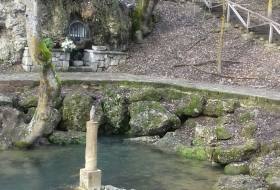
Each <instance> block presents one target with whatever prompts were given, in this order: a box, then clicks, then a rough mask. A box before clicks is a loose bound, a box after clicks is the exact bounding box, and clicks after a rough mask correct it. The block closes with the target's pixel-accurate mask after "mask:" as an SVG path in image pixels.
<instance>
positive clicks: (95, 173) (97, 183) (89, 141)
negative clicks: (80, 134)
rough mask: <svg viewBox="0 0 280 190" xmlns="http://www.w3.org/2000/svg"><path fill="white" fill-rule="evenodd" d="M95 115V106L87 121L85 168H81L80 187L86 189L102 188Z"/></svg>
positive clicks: (97, 189) (96, 189)
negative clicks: (98, 165) (98, 163)
mask: <svg viewBox="0 0 280 190" xmlns="http://www.w3.org/2000/svg"><path fill="white" fill-rule="evenodd" d="M94 115H95V108H94V106H93V107H92V109H91V111H90V121H88V122H87V133H86V153H85V162H86V163H85V168H83V169H81V170H80V187H81V188H83V189H85V190H100V189H101V170H99V169H97V132H98V122H96V121H94Z"/></svg>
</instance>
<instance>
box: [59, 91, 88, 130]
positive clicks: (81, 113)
mask: <svg viewBox="0 0 280 190" xmlns="http://www.w3.org/2000/svg"><path fill="white" fill-rule="evenodd" d="M92 105H93V99H92V97H91V96H89V95H87V94H84V93H73V94H67V95H66V96H65V98H64V100H63V106H62V122H61V125H60V128H61V129H64V130H74V131H86V122H87V121H88V120H89V112H90V109H91V107H92Z"/></svg>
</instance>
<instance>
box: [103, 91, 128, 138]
mask: <svg viewBox="0 0 280 190" xmlns="http://www.w3.org/2000/svg"><path fill="white" fill-rule="evenodd" d="M101 104H102V110H103V113H104V117H103V123H104V124H103V125H102V126H101V128H102V129H101V130H102V131H103V132H105V133H107V134H125V133H126V132H127V131H128V130H129V128H130V127H129V119H130V117H129V113H128V100H127V98H126V97H125V96H123V95H121V94H118V93H109V92H108V93H107V95H106V96H105V97H104V98H103V99H102V103H101Z"/></svg>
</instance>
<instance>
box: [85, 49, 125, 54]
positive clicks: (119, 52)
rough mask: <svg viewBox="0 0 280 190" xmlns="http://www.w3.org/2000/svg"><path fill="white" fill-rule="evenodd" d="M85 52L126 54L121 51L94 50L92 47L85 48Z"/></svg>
mask: <svg viewBox="0 0 280 190" xmlns="http://www.w3.org/2000/svg"><path fill="white" fill-rule="evenodd" d="M84 51H85V52H89V53H95V54H113V55H128V53H125V52H121V51H96V50H92V49H85V50H84Z"/></svg>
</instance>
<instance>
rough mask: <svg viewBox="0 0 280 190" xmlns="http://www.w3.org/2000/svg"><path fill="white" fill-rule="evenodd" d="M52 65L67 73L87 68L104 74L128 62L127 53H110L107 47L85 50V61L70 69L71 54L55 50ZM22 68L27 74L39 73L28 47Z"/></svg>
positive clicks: (75, 62) (73, 62)
mask: <svg viewBox="0 0 280 190" xmlns="http://www.w3.org/2000/svg"><path fill="white" fill-rule="evenodd" d="M52 56H53V57H52V63H53V65H54V66H55V68H56V71H60V72H66V71H68V70H69V68H71V69H72V70H71V71H77V69H78V71H82V70H79V68H81V69H82V68H86V71H91V72H102V71H105V70H106V69H108V68H109V67H110V66H116V65H119V64H124V63H125V62H126V58H127V53H124V52H119V51H108V50H107V47H105V46H93V49H86V50H84V57H83V60H80V61H72V65H71V67H70V62H71V61H70V53H65V52H64V51H62V50H61V49H53V52H52ZM22 67H23V69H24V70H25V71H27V72H38V71H39V66H38V65H36V64H34V63H32V60H31V57H30V55H29V52H28V47H26V48H25V50H24V53H23V58H22Z"/></svg>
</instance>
